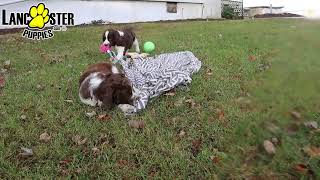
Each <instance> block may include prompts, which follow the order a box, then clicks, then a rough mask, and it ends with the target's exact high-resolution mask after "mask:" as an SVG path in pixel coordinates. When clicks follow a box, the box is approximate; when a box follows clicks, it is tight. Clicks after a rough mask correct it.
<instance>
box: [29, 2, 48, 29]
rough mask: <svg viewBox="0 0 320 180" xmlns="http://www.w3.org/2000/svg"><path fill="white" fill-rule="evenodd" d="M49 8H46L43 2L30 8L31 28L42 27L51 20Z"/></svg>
mask: <svg viewBox="0 0 320 180" xmlns="http://www.w3.org/2000/svg"><path fill="white" fill-rule="evenodd" d="M48 14H49V9H47V8H45V6H44V4H43V3H39V4H38V6H37V7H35V6H32V7H31V8H30V10H29V15H30V16H31V18H32V19H31V21H30V22H29V27H30V28H39V29H42V28H43V27H44V25H45V24H46V23H47V22H48V21H49V16H48Z"/></svg>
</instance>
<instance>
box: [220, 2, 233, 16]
mask: <svg viewBox="0 0 320 180" xmlns="http://www.w3.org/2000/svg"><path fill="white" fill-rule="evenodd" d="M221 16H222V18H226V19H234V18H235V17H236V15H235V13H234V9H233V8H232V7H230V6H228V5H224V6H223V10H222V14H221Z"/></svg>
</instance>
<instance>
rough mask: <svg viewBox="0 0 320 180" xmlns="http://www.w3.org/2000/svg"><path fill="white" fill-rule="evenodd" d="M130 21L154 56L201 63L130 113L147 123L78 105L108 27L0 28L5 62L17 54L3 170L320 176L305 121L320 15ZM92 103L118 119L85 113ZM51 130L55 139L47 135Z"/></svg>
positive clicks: (11, 173) (316, 109)
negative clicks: (183, 80)
mask: <svg viewBox="0 0 320 180" xmlns="http://www.w3.org/2000/svg"><path fill="white" fill-rule="evenodd" d="M133 26H134V28H135V31H136V34H137V35H138V37H139V39H140V42H141V44H142V42H143V41H147V40H152V41H153V42H155V44H156V46H157V49H156V54H160V53H164V52H174V51H182V50H190V51H192V52H193V53H194V54H195V55H196V56H197V57H198V58H199V59H200V60H201V61H202V64H203V66H202V68H201V70H200V72H199V73H197V74H196V75H194V76H193V82H192V84H191V85H190V90H189V91H182V90H177V91H176V94H175V95H174V96H161V97H159V98H156V99H155V100H154V101H152V102H151V103H150V104H149V105H148V106H147V109H146V110H145V111H143V112H142V113H140V114H138V115H136V116H133V117H131V118H130V119H132V120H142V121H144V122H145V124H146V127H145V128H144V129H142V130H137V129H133V128H130V127H129V126H128V119H127V118H125V117H124V115H123V114H122V113H121V112H120V111H119V110H117V109H115V110H113V111H111V112H104V111H103V110H101V109H98V108H92V107H88V106H86V105H83V104H81V103H80V101H79V98H78V78H79V76H80V73H81V71H82V70H84V68H85V67H86V66H87V65H88V64H92V63H95V62H99V61H103V60H104V59H105V56H104V55H102V54H100V52H99V49H98V47H99V44H100V43H101V36H102V32H103V31H104V29H106V27H104V26H88V27H75V28H69V29H68V31H66V32H56V33H55V37H54V38H53V39H50V40H45V41H38V42H37V41H30V40H26V39H23V38H22V37H21V34H20V33H18V34H9V35H2V36H0V42H1V44H0V63H1V67H3V63H4V62H5V61H6V60H10V61H11V66H10V68H9V69H8V71H7V72H6V73H5V76H6V77H7V78H6V83H5V85H4V87H3V88H2V89H1V90H0V119H1V120H0V135H1V136H0V178H4V179H6V178H8V179H13V178H15V179H18V178H39V179H40V178H49V177H75V176H78V177H82V178H94V177H99V176H100V177H101V176H104V177H108V178H129V179H133V178H139V179H140V178H143V179H144V178H150V177H154V178H166V179H172V178H177V179H186V178H190V179H203V178H210V179H213V178H232V179H242V178H249V179H250V178H251V179H255V178H256V179H262V178H265V179H269V178H277V179H288V178H294V179H300V178H302V179H308V178H320V149H319V147H320V131H319V130H314V129H310V128H308V127H306V126H305V125H304V123H305V122H308V121H316V122H318V123H320V93H319V92H320V81H319V77H320V59H319V56H320V22H319V21H307V20H279V19H277V20H255V21H251V20H250V21H209V22H178V23H146V24H135V25H133ZM188 99H192V100H189V101H187V102H186V100H188ZM190 101H194V103H195V104H192V105H190ZM188 102H189V103H188ZM93 110H95V111H97V114H98V115H103V114H107V115H108V116H110V117H111V119H109V120H108V119H102V120H101V119H100V120H99V118H97V117H93V118H89V117H87V116H86V112H91V111H93ZM45 132H46V133H48V134H49V135H50V139H48V140H47V141H48V142H43V140H42V141H41V140H40V139H39V137H40V135H41V134H42V133H45ZM265 140H270V141H271V140H272V142H273V143H274V145H275V150H276V152H275V154H269V153H267V152H266V150H265V148H264V146H263V144H264V141H265ZM22 147H24V148H30V149H32V150H33V155H32V156H29V157H25V156H24V155H21V154H20V153H21V152H22V150H21V148H22Z"/></svg>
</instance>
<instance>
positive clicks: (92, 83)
mask: <svg viewBox="0 0 320 180" xmlns="http://www.w3.org/2000/svg"><path fill="white" fill-rule="evenodd" d="M86 81H89V91H90V98H88V99H85V98H83V97H82V96H81V94H80V92H79V97H80V101H81V102H83V103H84V104H87V105H90V106H96V105H97V104H98V105H99V106H101V105H102V102H101V101H99V100H97V98H96V97H95V96H94V95H93V91H94V90H95V89H97V88H98V87H99V86H100V84H101V83H102V81H103V79H101V78H100V77H98V73H92V74H90V75H89V76H88V77H86V79H85V80H84V81H83V82H82V83H81V86H80V89H81V88H82V85H83V84H84V82H86Z"/></svg>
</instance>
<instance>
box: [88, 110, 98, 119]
mask: <svg viewBox="0 0 320 180" xmlns="http://www.w3.org/2000/svg"><path fill="white" fill-rule="evenodd" d="M95 115H97V113H96V112H95V111H91V112H86V116H87V117H89V118H92V117H93V116H95Z"/></svg>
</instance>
